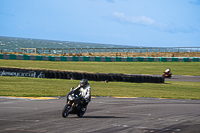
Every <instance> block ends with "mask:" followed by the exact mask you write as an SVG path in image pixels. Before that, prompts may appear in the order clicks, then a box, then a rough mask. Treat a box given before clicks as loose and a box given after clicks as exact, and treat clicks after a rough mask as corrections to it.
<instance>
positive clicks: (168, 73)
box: [162, 72, 172, 78]
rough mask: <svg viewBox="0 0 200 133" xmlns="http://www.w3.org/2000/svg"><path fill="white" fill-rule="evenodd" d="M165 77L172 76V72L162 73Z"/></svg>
mask: <svg viewBox="0 0 200 133" xmlns="http://www.w3.org/2000/svg"><path fill="white" fill-rule="evenodd" d="M162 76H163V77H164V78H171V76H172V73H171V72H164V73H163V75H162Z"/></svg>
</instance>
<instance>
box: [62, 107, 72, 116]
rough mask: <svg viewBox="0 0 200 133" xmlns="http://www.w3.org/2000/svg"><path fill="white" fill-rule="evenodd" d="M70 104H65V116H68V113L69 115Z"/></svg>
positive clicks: (63, 113)
mask: <svg viewBox="0 0 200 133" xmlns="http://www.w3.org/2000/svg"><path fill="white" fill-rule="evenodd" d="M69 110H70V108H69V105H65V107H64V108H63V111H62V117H63V118H66V117H67V116H68V115H69Z"/></svg>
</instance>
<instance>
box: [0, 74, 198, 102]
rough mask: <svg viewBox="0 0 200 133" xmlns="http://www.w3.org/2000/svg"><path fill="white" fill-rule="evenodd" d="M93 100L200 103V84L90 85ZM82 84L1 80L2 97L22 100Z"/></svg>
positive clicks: (0, 93)
mask: <svg viewBox="0 0 200 133" xmlns="http://www.w3.org/2000/svg"><path fill="white" fill-rule="evenodd" d="M89 83H90V85H91V88H92V96H110V97H154V98H171V99H200V89H199V86H200V82H170V81H165V83H164V84H154V83H128V82H109V83H104V82H95V81H89ZM78 84H79V80H65V79H39V78H27V77H6V76H0V85H1V87H0V95H1V96H18V97H42V96H54V97H57V96H65V95H66V94H67V93H68V92H69V90H70V88H71V87H72V86H74V87H76V86H77V85H78Z"/></svg>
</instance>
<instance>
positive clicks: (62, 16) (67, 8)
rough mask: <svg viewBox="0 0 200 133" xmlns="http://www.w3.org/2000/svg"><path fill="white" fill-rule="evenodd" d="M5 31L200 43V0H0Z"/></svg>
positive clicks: (121, 41) (149, 43) (1, 32)
mask: <svg viewBox="0 0 200 133" xmlns="http://www.w3.org/2000/svg"><path fill="white" fill-rule="evenodd" d="M0 36H6V37H20V38H33V39H47V40H59V41H72V42H86V43H100V44H114V45H129V46H143V47H200V0H0Z"/></svg>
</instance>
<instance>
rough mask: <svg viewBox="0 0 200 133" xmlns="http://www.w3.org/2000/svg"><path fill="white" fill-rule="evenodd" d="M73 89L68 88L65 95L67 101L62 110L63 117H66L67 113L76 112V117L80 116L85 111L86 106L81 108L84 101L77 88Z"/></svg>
mask: <svg viewBox="0 0 200 133" xmlns="http://www.w3.org/2000/svg"><path fill="white" fill-rule="evenodd" d="M73 89H74V87H72V88H71V89H70V92H69V93H68V94H67V96H66V97H67V102H66V105H65V107H64V108H63V111H62V117H63V118H66V117H67V116H68V115H69V114H77V116H78V117H82V116H83V115H84V114H85V112H86V109H87V107H84V108H83V104H84V101H83V97H82V96H81V94H80V91H79V89H74V90H73Z"/></svg>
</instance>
